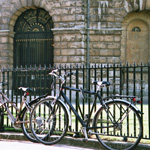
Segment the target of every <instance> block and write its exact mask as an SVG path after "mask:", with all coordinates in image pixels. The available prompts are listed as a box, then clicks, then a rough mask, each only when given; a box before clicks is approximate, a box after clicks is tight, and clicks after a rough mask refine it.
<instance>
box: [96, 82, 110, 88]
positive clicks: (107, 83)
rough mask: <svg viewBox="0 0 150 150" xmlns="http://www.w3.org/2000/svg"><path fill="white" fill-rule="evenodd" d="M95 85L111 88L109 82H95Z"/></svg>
mask: <svg viewBox="0 0 150 150" xmlns="http://www.w3.org/2000/svg"><path fill="white" fill-rule="evenodd" d="M93 84H96V85H98V86H101V87H104V86H106V87H107V86H110V82H109V81H93Z"/></svg>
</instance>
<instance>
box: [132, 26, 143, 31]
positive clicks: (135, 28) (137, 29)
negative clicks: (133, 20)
mask: <svg viewBox="0 0 150 150" xmlns="http://www.w3.org/2000/svg"><path fill="white" fill-rule="evenodd" d="M132 31H133V32H141V29H140V28H139V27H134V28H133V29H132Z"/></svg>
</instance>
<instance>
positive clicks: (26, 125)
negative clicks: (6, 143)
mask: <svg viewBox="0 0 150 150" xmlns="http://www.w3.org/2000/svg"><path fill="white" fill-rule="evenodd" d="M37 102H38V101H37V100H35V101H31V103H29V106H30V107H31V108H32V109H33V107H34V106H35V104H37ZM44 104H45V106H48V107H50V109H51V106H50V105H49V104H48V103H46V102H45V103H44ZM29 118H30V112H29V111H28V109H27V108H26V107H24V109H23V111H22V115H21V121H27V120H29V121H30V119H29ZM21 128H22V132H23V134H24V135H25V136H26V137H27V139H28V140H30V141H32V142H38V141H37V139H36V138H35V137H34V135H33V134H32V132H31V128H30V123H21Z"/></svg>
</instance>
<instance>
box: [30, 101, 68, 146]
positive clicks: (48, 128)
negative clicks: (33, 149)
mask: <svg viewBox="0 0 150 150" xmlns="http://www.w3.org/2000/svg"><path fill="white" fill-rule="evenodd" d="M45 102H47V103H49V104H50V105H51V103H52V102H53V101H52V100H51V99H48V100H47V99H44V100H42V101H40V102H39V103H37V104H36V105H35V107H34V109H33V111H32V113H31V116H30V124H31V130H32V133H33V135H34V137H35V138H36V139H37V140H38V141H39V142H41V143H43V144H46V145H52V144H55V143H57V142H59V141H60V140H61V139H62V138H63V137H64V135H65V133H66V132H67V129H68V114H67V111H66V108H65V107H64V106H63V105H62V103H60V102H59V101H56V102H55V104H54V105H53V104H52V109H49V108H45V105H44V103H45ZM54 118H55V119H54Z"/></svg>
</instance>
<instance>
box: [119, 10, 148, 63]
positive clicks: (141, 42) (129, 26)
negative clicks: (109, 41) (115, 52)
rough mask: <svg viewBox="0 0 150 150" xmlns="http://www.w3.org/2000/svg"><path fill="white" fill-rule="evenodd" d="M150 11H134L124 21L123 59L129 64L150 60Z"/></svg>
mask: <svg viewBox="0 0 150 150" xmlns="http://www.w3.org/2000/svg"><path fill="white" fill-rule="evenodd" d="M149 14H150V11H141V12H132V13H130V14H128V15H127V16H126V17H125V19H124V21H123V23H122V28H123V31H122V41H121V60H122V62H123V63H127V62H129V64H133V63H134V62H135V63H136V64H141V62H143V63H146V64H147V63H148V61H149V60H150V42H149V41H150V39H149V35H150V18H149Z"/></svg>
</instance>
